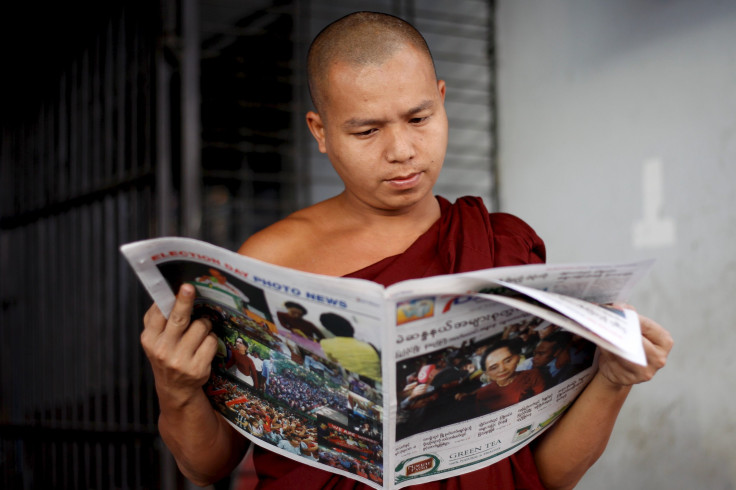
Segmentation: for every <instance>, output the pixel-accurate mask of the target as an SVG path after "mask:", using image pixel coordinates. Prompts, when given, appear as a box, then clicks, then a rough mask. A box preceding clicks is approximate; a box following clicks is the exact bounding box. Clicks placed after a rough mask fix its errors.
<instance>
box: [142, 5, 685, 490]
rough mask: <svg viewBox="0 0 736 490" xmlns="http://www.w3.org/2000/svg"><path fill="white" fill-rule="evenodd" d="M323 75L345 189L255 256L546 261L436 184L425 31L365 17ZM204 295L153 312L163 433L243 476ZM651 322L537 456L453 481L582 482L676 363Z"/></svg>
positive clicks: (462, 263) (327, 61) (207, 463)
mask: <svg viewBox="0 0 736 490" xmlns="http://www.w3.org/2000/svg"><path fill="white" fill-rule="evenodd" d="M308 71H309V81H310V90H311V93H312V98H313V102H314V106H315V111H313V112H309V113H308V114H307V124H308V126H309V129H310V130H311V132H312V134H313V135H314V137H315V139H316V141H317V144H318V146H319V149H320V151H322V152H324V153H326V154H327V156H328V157H329V159H330V161H331V162H332V164H333V166H334V168H335V170H336V171H337V173H338V175H339V176H340V178H341V179H342V181H343V182H344V184H345V189H344V191H343V192H342V193H340V194H339V195H338V196H335V197H333V198H331V199H328V200H326V201H323V202H320V203H318V204H315V205H314V206H310V207H308V208H306V209H303V210H301V211H298V212H296V213H294V214H293V215H291V216H289V217H287V218H286V219H284V220H282V221H279V222H278V223H276V224H274V225H272V226H270V227H268V228H266V229H265V230H263V231H261V232H259V233H257V234H256V235H254V236H253V237H251V238H250V239H248V240H247V241H246V242H245V243H244V244H243V246H242V247H241V249H240V252H241V253H243V254H245V255H249V256H252V257H255V258H258V259H261V260H265V261H267V262H271V263H274V264H278V265H282V266H286V267H291V268H294V269H298V270H303V271H309V272H316V273H322V274H328V275H333V276H343V275H349V276H351V277H364V278H370V279H373V280H375V281H377V282H381V283H383V284H388V283H392V282H396V281H398V280H402V279H407V278H411V277H425V276H429V275H434V274H440V273H447V272H461V271H465V270H472V269H478V268H482V267H492V266H500V265H512V264H522V263H528V262H541V261H543V259H544V246H543V244H542V242H541V240H540V239H539V238H538V237H537V236H536V234H535V233H534V232H533V231H532V230H531V229H530V228H529V227H528V226H527V225H526V224H524V223H523V222H521V220H519V219H517V218H514V217H512V216H509V215H504V214H493V215H489V214H488V212H487V210H485V208H484V207H483V206H482V203H481V202H480V201H479V200H477V199H472V198H466V199H461V200H458V202H457V203H455V204H450V203H448V202H447V201H446V200H443V199H441V198H435V196H434V195H433V194H432V188H433V185H434V183H435V181H436V179H437V176H438V174H439V171H440V169H441V167H442V164H443V161H444V157H445V150H446V147H447V117H446V114H445V109H444V100H445V90H446V89H445V83H444V82H443V81H442V80H437V77H436V75H435V72H434V65H433V62H432V58H431V55H430V53H429V50H428V49H427V46H426V43H425V42H424V40H423V38H422V37H421V35H419V33H418V32H416V30H415V29H413V28H412V27H411V26H410V25H408V24H407V23H405V22H403V21H401V20H400V19H396V18H394V17H391V16H387V15H383V14H371V13H358V14H353V15H350V16H348V17H346V18H343V19H341V20H339V21H337V22H336V23H333V24H332V25H330V26H329V27H328V28H327V29H325V30H324V31H323V32H322V33H320V35H319V36H318V37H317V39H315V42H314V43H313V44H312V47H311V48H310V53H309V59H308ZM193 298H194V291H193V289H192V288H191V286H189V285H184V286H183V287H182V288H181V290H180V292H179V295H178V297H177V302H176V303H175V305H174V308H173V310H172V313H171V314H170V316H169V320H168V321H167V320H166V319H165V318H164V317H163V315H161V313H160V311H159V310H158V309H157V308H156V307H155V306H153V307H152V308H151V309H150V310H149V312H148V313H147V314H146V318H145V329H144V331H143V334H142V336H141V342H142V344H143V347H144V349H145V351H146V353H147V355H148V357H149V359H150V360H151V365H152V367H153V371H154V376H155V378H156V390H157V392H158V395H159V399H160V407H161V416H160V419H159V430H160V433H161V435H162V437H163V439H164V441H165V442H166V444H167V445H168V447H169V448H170V449H171V451H172V453H173V454H174V456H175V458H176V460H177V462H178V465H179V468H180V469H181V470H182V471H183V472H184V474H185V475H186V476H187V477H188V478H190V479H191V480H193V481H194V482H196V483H199V484H206V483H209V482H212V481H215V480H217V479H219V478H221V477H223V476H225V475H226V474H228V472H229V471H231V470H232V468H233V467H234V466H235V465H236V464H237V463H238V462H239V461H240V459H241V457H242V455H243V453H244V451H245V448H246V442H245V440H244V439H243V437H241V436H240V435H239V434H238V433H237V432H236V431H235V430H234V429H233V428H232V427H231V426H229V425H228V424H227V423H226V422H225V421H224V420H223V419H222V418H221V417H219V416H218V415H217V414H216V413H215V412H214V411H213V409H212V408H211V406H210V404H209V402H208V401H207V398H206V397H205V395H204V393H203V391H202V389H201V386H202V385H203V384H204V382H205V381H206V380H207V377H208V375H209V369H210V361H211V360H212V358H213V356H214V354H215V351H216V345H217V343H216V340H215V338H214V335H212V334H211V333H210V329H211V324H210V322H209V321H208V320H206V319H202V320H196V321H194V322H192V323H191V324H190V323H189V318H190V316H189V315H190V312H191V307H192V306H191V305H192V303H193ZM642 332H643V337H644V338H643V342H644V346H645V350H646V353H647V359H648V362H649V365H648V367H646V368H641V367H639V366H635V365H632V364H630V363H627V362H625V361H623V360H621V359H619V358H617V357H615V356H613V355H611V354H608V353H605V352H604V353H602V355H601V361H600V369H599V370H598V372H597V374H596V375H595V376H594V377H593V379H592V380H591V382H590V384H589V385H588V386H587V388H586V389H585V390H584V391H583V392H582V393H581V395H580V396H579V397H578V399H577V401H576V402H575V403H574V404H573V406H572V407H571V408H570V409H569V410H568V411H567V413H566V414H565V415H564V416H563V417H562V418H561V419H560V420H559V421H558V422H557V423H556V424H555V425H554V426H553V427H552V428H551V429H550V430H549V431H547V432H546V433H545V434H544V436H543V437H542V438H541V439H540V440H539V442H538V443H537V444H535V446H534V450H533V452H532V450H531V448H529V447H528V446H526V447H525V448H523V449H521V450H520V451H519V452H517V453H515V454H514V455H513V456H511V457H509V458H507V459H504V460H502V461H500V462H498V463H496V464H494V465H492V466H490V467H487V468H485V469H481V470H478V471H475V472H473V473H469V474H467V475H463V476H461V477H453V478H452V479H451V480H452V481H451V482H450V483H448V484H447V485H451V486H453V487H455V488H463V487H467V488H483V487H484V486H485V487H488V486H493V487H496V488H513V487H515V486H526V487H528V488H542V487H543V486H546V487H549V488H569V487H571V486H573V485H574V484H575V483H576V482H577V481H578V480H579V479H580V478H581V477H582V475H583V474H584V473H585V471H586V470H587V469H588V468H589V467H590V466H591V465H592V464H593V463H594V462H595V461H596V460H597V459H598V457H599V456H600V454H601V453H602V452H603V450H604V448H605V446H606V443H607V441H608V438H609V436H610V433H611V430H612V429H613V424H614V422H615V420H616V417H617V415H618V412H619V410H620V408H621V405H622V404H623V402H624V400H625V399H626V396H627V394H628V392H629V390H630V388H631V385H633V384H635V383H639V382H642V381H646V380H648V379H650V378H651V377H652V376H653V375H654V374H655V373H656V371H657V370H658V369H659V368H661V367H662V366H663V365H664V363H665V360H666V357H667V353H668V352H669V350H670V348H671V345H672V341H671V338H670V336H669V334H668V333H667V332H666V331H665V330H664V329H662V327H660V326H659V325H657V324H656V323H655V322H653V321H651V320H648V319H646V318H642ZM254 460H255V465H256V469H257V471H258V474H259V477H260V479H261V485H262V486H261V487H260V488H292V487H293V488H301V489H302V490H307V489H312V488H314V489H317V488H324V487H325V486H329V487H330V488H354V486H353V484H354V482H353V481H348V480H346V479H344V477H341V476H337V475H331V474H328V473H326V472H324V471H321V470H318V469H316V468H312V467H309V466H305V465H299V464H298V463H296V462H293V461H291V460H288V459H285V458H282V457H280V456H278V455H275V454H273V453H270V454H266V453H265V452H264V451H262V450H258V449H256V452H255V456H254ZM443 485H444V483H443V482H434V483H431V484H426V485H422V487H423V488H443ZM358 486H360V485H358Z"/></svg>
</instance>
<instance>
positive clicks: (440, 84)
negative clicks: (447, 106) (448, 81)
mask: <svg viewBox="0 0 736 490" xmlns="http://www.w3.org/2000/svg"><path fill="white" fill-rule="evenodd" d="M437 90H438V91H439V93H440V97H441V98H442V102H444V101H445V92H446V91H447V86H446V85H445V81H444V80H437Z"/></svg>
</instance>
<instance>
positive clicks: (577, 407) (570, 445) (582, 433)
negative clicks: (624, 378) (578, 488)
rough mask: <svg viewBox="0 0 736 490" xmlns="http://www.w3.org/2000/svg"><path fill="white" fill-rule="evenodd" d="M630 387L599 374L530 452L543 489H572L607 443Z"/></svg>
mask: <svg viewBox="0 0 736 490" xmlns="http://www.w3.org/2000/svg"><path fill="white" fill-rule="evenodd" d="M630 390H631V387H630V386H621V385H614V384H613V383H611V382H610V381H608V380H607V379H606V378H605V377H604V376H602V375H601V374H600V373H598V374H596V375H595V376H594V377H593V379H592V380H591V382H590V384H589V385H588V386H587V387H586V388H585V390H583V392H582V393H581V394H580V396H579V397H578V399H577V400H576V401H575V403H573V405H572V406H571V407H570V409H569V410H568V411H567V413H565V415H564V416H563V417H562V418H561V419H560V420H558V421H557V422H556V423H555V425H554V426H553V427H551V428H550V430H549V431H548V432H547V434H545V435H544V436H542V439H541V440H540V441H539V443H538V444H537V445H536V447H535V450H534V459H535V461H536V464H537V468H538V471H539V476H540V478H541V480H542V482H543V483H544V484H545V486H546V487H547V488H551V489H558V488H559V489H564V488H573V487H574V486H575V485H576V484H577V482H578V481H579V480H580V479H581V478H582V477H583V475H584V474H585V472H586V471H587V470H588V469H589V468H590V467H591V466H593V464H594V463H595V462H596V461H597V460H598V458H599V457H600V456H601V454H603V451H604V450H605V448H606V445H607V444H608V440H609V438H610V436H611V432H612V431H613V426H614V424H615V422H616V418H617V417H618V414H619V412H620V410H621V407H622V406H623V404H624V401H625V400H626V397H627V396H628V394H629V391H630Z"/></svg>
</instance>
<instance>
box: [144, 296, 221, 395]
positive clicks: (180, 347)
mask: <svg viewBox="0 0 736 490" xmlns="http://www.w3.org/2000/svg"><path fill="white" fill-rule="evenodd" d="M194 298H195V291H194V287H193V286H192V285H191V284H183V285H182V286H181V288H180V289H179V294H178V295H177V296H176V302H175V303H174V307H173V309H172V310H171V314H170V315H169V318H168V320H167V319H166V317H164V315H163V313H161V310H159V309H158V306H156V305H155V304H154V305H153V306H151V308H150V309H149V310H148V311H147V312H146V315H145V316H144V318H143V324H144V329H143V332H142V333H141V345H142V346H143V350H144V351H145V353H146V356H147V357H148V360H149V361H150V363H151V367H152V369H153V375H154V378H155V380H156V391H157V393H158V396H159V400H160V401H161V402H162V403H165V404H170V405H169V406H170V407H172V408H181V407H183V406H184V405H186V404H187V403H189V402H190V401H191V399H192V398H193V397H197V396H200V393H201V391H202V385H204V384H205V382H206V381H207V379H208V378H209V375H210V369H211V363H212V359H213V358H214V356H215V352H216V351H217V337H216V336H215V334H214V333H212V323H211V322H210V320H208V319H206V318H200V319H197V320H195V321H191V315H192V308H193V306H194ZM162 408H163V407H162Z"/></svg>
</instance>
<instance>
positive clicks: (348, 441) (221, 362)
mask: <svg viewBox="0 0 736 490" xmlns="http://www.w3.org/2000/svg"><path fill="white" fill-rule="evenodd" d="M121 251H122V253H123V254H124V255H125V257H126V258H127V260H128V261H129V262H130V264H131V265H132V266H133V269H135V271H136V273H137V274H138V276H139V278H140V280H141V282H142V283H143V285H144V286H145V288H146V289H147V290H148V292H149V293H150V295H151V296H152V298H153V299H154V301H155V302H156V303H157V304H158V306H159V307H160V309H161V310H162V311H163V312H164V314H165V315H168V314H169V312H170V311H171V308H172V306H173V303H174V299H175V298H174V295H175V291H177V290H178V289H179V287H180V285H181V284H182V283H185V282H188V283H191V284H193V285H194V286H195V289H196V291H197V299H196V301H195V308H194V316H197V317H207V318H209V319H210V320H211V321H212V323H213V325H214V332H215V333H216V334H217V336H218V338H219V341H218V342H219V348H218V351H217V354H216V355H215V358H214V360H213V362H212V372H211V376H210V379H209V381H208V382H207V384H206V385H205V387H204V390H205V392H206V394H207V396H208V397H209V399H210V401H211V403H212V405H213V407H214V408H215V410H217V411H219V413H221V414H222V416H223V417H225V418H226V419H227V420H228V422H230V423H231V424H232V425H233V426H234V427H235V428H236V429H237V430H238V431H240V432H241V433H242V434H243V435H245V436H246V437H247V438H248V439H250V440H251V441H253V442H254V443H255V444H258V445H260V446H263V447H265V448H267V449H269V450H271V451H274V452H276V453H278V454H281V455H283V456H286V457H288V458H292V459H294V460H297V461H299V462H301V463H304V464H308V465H313V466H317V467H319V468H322V469H325V470H327V471H331V472H334V473H339V474H342V475H345V476H348V477H350V478H354V479H356V480H359V481H361V482H364V483H366V484H368V485H370V486H373V487H375V488H401V487H403V486H406V485H411V484H416V483H421V482H425V481H430V480H438V479H442V478H447V477H449V476H453V475H457V474H460V473H466V472H470V471H473V470H476V469H478V468H480V467H482V466H487V465H490V464H493V463H495V462H497V461H499V460H500V459H502V458H505V457H507V456H509V455H511V454H513V453H514V452H516V451H518V450H519V449H520V448H522V447H523V446H524V445H526V444H529V443H530V442H531V441H532V440H533V439H534V438H536V437H537V436H539V435H540V434H541V433H542V432H543V431H545V430H546V429H547V428H548V427H549V426H550V425H551V424H552V423H553V422H554V421H555V420H556V419H557V418H558V417H560V415H561V414H562V413H563V412H564V411H565V409H566V408H567V407H568V406H569V405H570V404H571V403H572V402H573V400H574V399H575V397H576V396H577V395H578V394H579V393H580V392H581V391H582V390H583V388H584V387H585V386H586V384H587V383H588V382H589V381H590V379H591V378H592V376H593V374H594V373H595V369H596V352H597V351H596V349H595V346H596V345H598V346H600V347H601V348H603V349H607V350H609V351H612V352H614V353H616V354H618V355H620V356H622V357H624V358H626V359H628V360H630V361H632V362H634V363H639V364H645V362H646V361H645V357H644V351H643V347H642V343H641V335H640V327H639V322H638V318H637V316H636V315H635V314H633V313H632V312H630V311H627V310H618V309H615V308H612V307H610V306H600V305H607V304H610V303H612V302H615V301H621V300H623V299H624V298H625V297H626V296H627V294H628V292H629V290H630V289H631V287H632V286H633V285H634V284H635V283H636V282H637V280H638V279H639V278H640V277H641V276H642V275H643V274H644V273H645V272H646V271H647V270H648V269H649V267H650V265H651V262H642V263H632V264H621V265H526V266H516V267H503V268H494V269H487V270H480V271H475V272H469V273H462V274H452V275H446V276H436V277H431V278H426V279H416V280H410V281H404V282H401V283H398V284H395V285H393V286H390V287H387V288H384V287H383V286H381V285H379V284H376V283H373V282H371V281H365V280H360V279H351V278H335V277H328V276H322V275H317V274H310V273H304V272H299V271H295V270H292V269H287V268H284V267H279V266H274V265H271V264H266V263H264V262H261V261H258V260H254V259H251V258H248V257H244V256H242V255H239V254H236V253H234V252H231V251H228V250H225V249H222V248H218V247H216V246H213V245H211V244H208V243H205V242H201V241H196V240H192V239H185V238H160V239H153V240H146V241H142V242H136V243H132V244H128V245H124V246H123V247H121Z"/></svg>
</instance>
